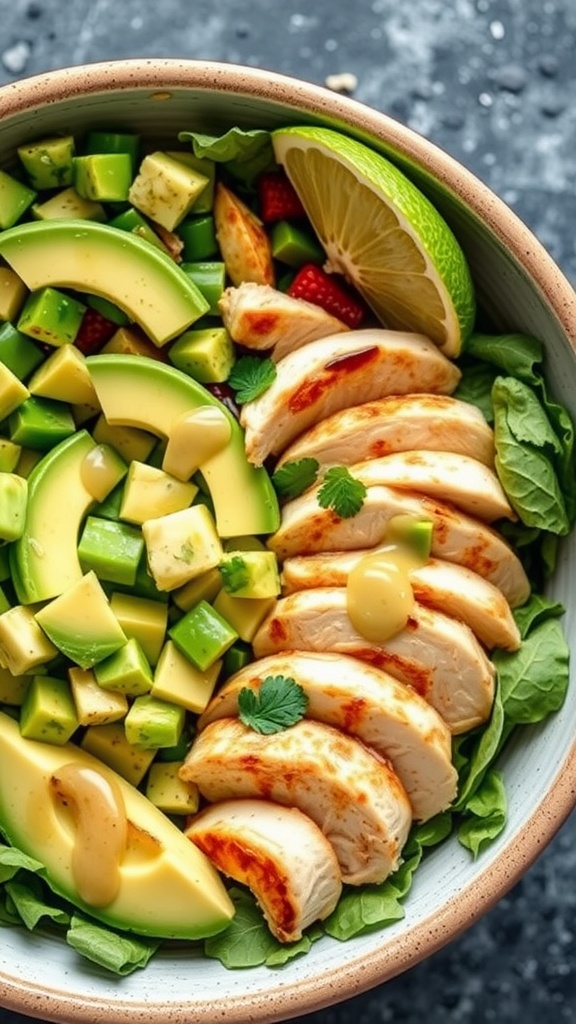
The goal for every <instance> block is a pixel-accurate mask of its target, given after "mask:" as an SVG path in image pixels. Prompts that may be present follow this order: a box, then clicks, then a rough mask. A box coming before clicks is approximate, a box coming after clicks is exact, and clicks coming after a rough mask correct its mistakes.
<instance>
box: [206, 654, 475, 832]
mask: <svg viewBox="0 0 576 1024" xmlns="http://www.w3.org/2000/svg"><path fill="white" fill-rule="evenodd" d="M276 675H282V676H285V677H286V678H289V679H294V680H295V681H296V682H297V683H299V684H300V686H301V687H302V688H303V690H304V692H305V693H306V696H307V698H308V708H307V712H306V714H307V717H308V718H313V719H315V720H316V721H318V722H325V723H326V724H327V725H333V726H335V727H336V728H338V729H342V730H343V731H344V732H347V733H350V734H351V735H352V736H356V737H358V739H360V740H362V742H363V743H366V744H367V746H369V747H372V748H373V749H374V750H376V751H377V752H378V753H379V754H381V756H382V757H385V758H387V759H388V760H389V761H390V762H391V764H392V767H393V769H394V771H395V772H396V775H397V776H398V778H399V779H400V782H401V783H402V785H403V786H404V789H405V790H406V793H407V794H408V797H409V800H410V803H411V805H412V813H413V816H414V818H415V819H417V820H418V821H426V820H427V819H428V818H432V817H433V816H434V815H435V814H438V813H439V812H440V811H443V810H444V809H445V808H446V807H448V805H449V804H450V803H451V802H452V800H453V799H454V797H455V795H456V783H457V775H456V771H455V769H454V767H453V765H452V762H451V738H450V732H449V730H448V728H447V726H446V725H445V723H444V721H443V719H442V718H441V717H440V715H439V714H438V712H437V711H435V710H434V708H432V707H431V706H430V705H429V704H428V703H427V701H425V700H424V699H423V698H422V697H420V695H419V694H417V693H415V692H414V691H413V690H411V689H409V688H408V687H406V686H405V685H404V684H403V683H400V682H398V680H397V679H394V678H393V677H392V676H390V675H388V673H387V672H384V671H382V670H381V669H378V668H375V667H374V666H372V665H367V664H366V663H365V662H362V661H359V660H358V659H357V658H351V657H347V656H346V655H344V654H330V653H326V652H322V653H320V652H318V653H315V652H313V653H308V652H302V651H288V652H283V653H280V654H272V655H270V656H269V657H267V658H261V659H260V660H259V661H255V662H252V664H251V665H247V666H246V668H244V669H241V670H240V671H239V672H237V673H236V675H234V676H233V677H232V678H230V679H229V680H228V681H227V682H226V683H225V684H224V686H223V687H222V688H221V689H220V690H219V691H218V693H217V694H216V696H215V697H214V698H213V699H212V700H211V702H210V704H209V705H208V707H207V708H206V710H205V711H204V713H203V714H202V715H201V716H200V718H199V720H198V728H199V729H200V730H201V729H203V728H204V727H205V726H206V725H208V724H209V723H210V722H213V721H215V720H216V719H217V718H227V717H230V716H231V715H236V714H237V713H238V694H239V692H240V690H242V689H243V688H244V687H248V688H249V689H251V690H258V689H259V687H260V685H261V683H262V682H263V680H264V679H266V677H267V676H276Z"/></svg>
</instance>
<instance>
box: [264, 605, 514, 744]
mask: <svg viewBox="0 0 576 1024" xmlns="http://www.w3.org/2000/svg"><path fill="white" fill-rule="evenodd" d="M252 646H253V649H254V655H255V657H256V658H264V657H266V656H267V655H269V654H275V653H277V652H279V651H294V650H300V651H335V652H336V653H339V654H349V655H352V656H353V657H356V658H359V659H360V660H361V661H367V662H368V663H369V664H371V665H375V666H376V667H377V668H382V669H384V670H385V671H387V672H389V673H390V675H391V676H394V677H395V678H396V679H399V680H400V681H401V682H403V683H407V684H409V685H410V686H412V687H413V688H414V689H415V690H416V692H417V693H419V694H420V695H421V696H422V697H424V699H425V700H427V701H428V703H429V704H431V705H432V707H433V708H435V710H436V711H437V712H438V714H439V715H440V716H441V718H443V719H444V721H445V722H446V725H447V726H448V728H449V729H450V731H451V732H452V733H454V734H456V733H461V732H467V730H468V729H472V728H473V727H474V726H476V725H481V724H482V723H483V722H485V721H486V719H487V718H488V717H489V715H490V711H491V709H492V702H493V700H494V674H495V673H494V666H493V665H492V663H491V661H490V660H489V658H488V657H487V655H486V653H485V652H484V650H483V648H482V647H481V646H480V644H479V642H478V640H477V639H476V637H475V636H474V633H473V632H472V630H471V629H470V628H469V627H468V626H466V625H464V623H462V622H458V621H457V620H456V619H452V618H450V617H449V616H448V615H444V614H442V613H441V612H437V611H433V610H432V609H431V608H426V607H425V606H424V605H419V604H418V603H416V605H415V607H414V610H413V612H412V614H411V615H410V617H409V619H408V623H407V625H406V626H405V628H404V629H402V630H401V631H400V632H399V633H396V634H395V635H394V636H393V637H391V638H390V639H389V640H386V641H384V642H383V643H375V642H373V641H370V640H366V639H365V637H363V636H362V635H361V634H360V633H358V632H357V631H356V630H355V629H354V627H353V625H352V623H351V621H350V618H349V616H348V606H347V599H346V590H345V588H343V587H342V588H337V587H319V588H317V589H316V590H300V591H297V592H296V593H295V594H290V595H289V596H288V597H283V598H280V600H279V601H277V603H276V606H275V608H274V609H273V611H272V612H270V614H269V615H268V616H267V617H266V619H264V622H263V623H262V625H261V626H260V628H259V629H258V631H257V632H256V635H255V636H254V639H253V641H252Z"/></svg>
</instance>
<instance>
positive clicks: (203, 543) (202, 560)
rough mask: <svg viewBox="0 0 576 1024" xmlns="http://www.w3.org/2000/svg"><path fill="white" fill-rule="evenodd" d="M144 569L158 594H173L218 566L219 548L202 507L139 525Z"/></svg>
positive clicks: (217, 538) (220, 552) (218, 542)
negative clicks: (154, 584) (147, 569)
mask: <svg viewBox="0 0 576 1024" xmlns="http://www.w3.org/2000/svg"><path fill="white" fill-rule="evenodd" d="M142 533H143V534H144V541H145V543H146V552H147V558H148V566H149V569H150V572H151V573H152V576H153V577H154V581H155V583H156V586H157V587H158V589H159V590H175V589H176V587H181V586H182V585H183V584H184V583H187V582H188V580H191V579H194V577H195V576H199V575H200V574H201V573H203V572H206V570H208V569H212V568H214V566H216V565H218V564H219V562H220V560H221V558H222V544H221V542H220V538H219V536H218V533H217V531H216V525H215V523H214V519H213V517H212V515H211V514H210V512H209V510H208V509H207V508H206V506H205V505H193V506H192V507H191V508H186V509H183V510H182V511H181V512H172V513H171V514H170V515H165V516H161V517H160V518H156V519H147V520H146V522H145V523H143V524H142Z"/></svg>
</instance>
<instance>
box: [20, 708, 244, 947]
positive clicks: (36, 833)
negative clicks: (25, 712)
mask: <svg viewBox="0 0 576 1024" xmlns="http://www.w3.org/2000/svg"><path fill="white" fill-rule="evenodd" d="M70 765H74V766H77V767H79V768H83V767H85V768H89V769H93V770H95V771H97V772H98V773H99V774H100V776H102V777H104V779H106V780H108V781H109V782H110V784H111V785H115V787H117V789H118V790H119V791H120V793H121V796H122V801H123V804H124V807H125V811H126V817H127V820H128V842H127V846H126V850H125V852H124V854H123V856H122V857H121V858H120V861H119V865H118V867H119V887H118V890H117V893H116V895H115V897H114V898H113V899H112V900H111V902H109V903H107V905H104V906H93V905H91V904H87V903H86V902H85V901H84V900H83V899H82V898H81V896H80V895H79V892H78V885H77V881H76V878H77V875H76V876H75V874H74V869H73V853H74V848H75V844H76V843H78V842H79V841H80V840H79V836H78V828H77V826H76V823H75V822H74V817H73V815H71V814H70V812H69V811H67V810H66V808H65V806H64V805H63V803H62V802H61V801H60V800H59V799H58V797H57V796H56V794H55V793H54V787H53V785H51V781H50V780H51V778H52V776H53V775H54V774H55V773H58V772H59V771H61V770H62V768H63V767H64V766H67V767H68V766H70ZM94 827H95V828H97V827H98V825H95V826H94ZM0 828H1V829H2V832H3V833H4V834H5V835H6V838H7V839H8V841H9V842H10V843H11V844H12V845H13V846H15V847H17V848H18V849H20V850H23V851H24V852H25V853H27V854H28V855H29V856H30V857H34V858H35V859H36V860H38V861H40V862H41V863H42V864H43V865H44V867H45V871H46V877H47V879H48V882H49V883H50V886H51V887H52V888H53V889H54V891H55V892H57V893H60V894H61V895H62V896H64V897H65V898H66V899H68V900H70V901H71V902H72V903H74V904H75V905H76V906H77V907H79V908H80V909H81V910H83V911H84V912H86V913H88V914H91V915H92V916H93V917H96V918H98V919H99V920H101V921H103V922H105V923H106V924H109V925H111V926H113V927H115V928H120V929H124V930H128V931H133V932H137V933H139V934H141V935H151V936H156V937H159V938H178V939H198V938H202V937H205V936H208V935H214V934H216V933H217V932H219V931H222V929H223V928H225V927H226V925H227V924H228V923H229V921H230V919H231V918H232V915H233V913H234V909H233V905H232V903H231V901H230V899H229V897H228V895H227V893H226V890H225V888H224V885H223V883H222V882H221V880H220V878H219V876H218V874H217V873H216V871H215V870H214V868H213V867H212V865H211V864H210V862H209V861H208V859H207V858H206V857H205V856H204V854H202V853H201V852H200V850H198V849H197V848H196V847H195V846H194V845H193V843H191V842H190V841H189V840H188V839H186V837H185V836H184V835H183V833H182V832H180V830H179V829H178V828H177V827H176V825H174V824H173V823H172V822H171V821H170V820H169V819H168V818H167V817H166V816H165V815H164V814H163V813H162V812H161V811H159V810H158V809H157V808H156V807H154V806H153V804H151V803H150V801H149V800H147V799H146V797H145V796H144V795H143V794H142V793H140V792H139V791H138V790H137V789H135V788H134V787H133V786H131V785H130V784H129V783H128V782H126V780H125V779H122V778H121V777H120V776H119V775H117V774H116V773H115V772H113V771H112V770H111V769H110V768H107V767H106V766H105V765H103V764H102V763H101V762H100V761H98V760H97V759H96V758H94V757H92V756H91V755H90V754H88V753H87V752H86V751H84V750H81V749H80V748H79V747H76V746H74V745H73V744H71V743H67V744H65V745H64V746H53V745H51V744H49V743H40V742H38V741H37V740H29V739H25V738H24V737H23V736H21V734H20V730H19V727H18V724H17V722H15V721H14V720H13V719H12V718H10V717H9V716H8V715H6V714H4V713H2V712H0ZM88 838H89V837H88ZM84 839H86V837H84Z"/></svg>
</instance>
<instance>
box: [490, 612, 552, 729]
mask: <svg viewBox="0 0 576 1024" xmlns="http://www.w3.org/2000/svg"><path fill="white" fill-rule="evenodd" d="M569 657H570V652H569V648H568V644H567V643H566V639H565V637H564V633H563V631H562V626H561V624H560V622H559V621H558V619H557V618H547V619H545V620H544V621H541V622H540V623H539V624H538V625H536V626H535V627H534V628H532V629H531V630H530V632H529V633H528V635H527V636H526V637H525V639H524V641H523V643H522V646H521V647H520V649H519V650H518V651H513V652H510V651H495V652H494V655H493V661H494V664H495V666H496V670H497V672H498V679H499V681H500V688H501V697H502V706H503V709H504V715H505V717H506V719H507V721H508V722H513V723H514V724H520V725H528V724H533V723H535V722H541V721H542V720H543V719H544V718H547V717H548V715H550V714H552V713H553V712H554V711H558V710H559V708H561V707H562V705H563V703H564V700H565V699H566V693H567V690H568V663H569Z"/></svg>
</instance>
